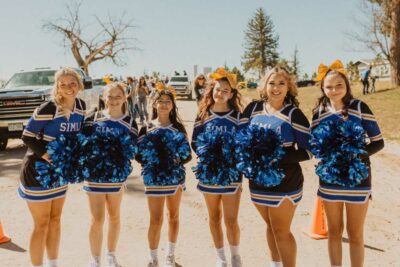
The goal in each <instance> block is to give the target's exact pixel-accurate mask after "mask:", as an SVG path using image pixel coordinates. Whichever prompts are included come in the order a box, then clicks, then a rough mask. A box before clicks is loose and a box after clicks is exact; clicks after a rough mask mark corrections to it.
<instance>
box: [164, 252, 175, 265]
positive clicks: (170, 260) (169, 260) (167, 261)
mask: <svg viewBox="0 0 400 267" xmlns="http://www.w3.org/2000/svg"><path fill="white" fill-rule="evenodd" d="M164 267H176V265H175V256H174V255H168V256H167V257H166V258H165V264H164Z"/></svg>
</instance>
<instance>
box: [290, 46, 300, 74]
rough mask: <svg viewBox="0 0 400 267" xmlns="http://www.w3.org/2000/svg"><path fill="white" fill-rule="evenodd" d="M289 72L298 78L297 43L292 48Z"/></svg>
mask: <svg viewBox="0 0 400 267" xmlns="http://www.w3.org/2000/svg"><path fill="white" fill-rule="evenodd" d="M290 72H291V73H292V74H293V75H295V76H296V78H298V77H299V76H300V62H299V50H298V49H297V45H296V47H295V48H294V54H293V60H292V66H291V67H290Z"/></svg>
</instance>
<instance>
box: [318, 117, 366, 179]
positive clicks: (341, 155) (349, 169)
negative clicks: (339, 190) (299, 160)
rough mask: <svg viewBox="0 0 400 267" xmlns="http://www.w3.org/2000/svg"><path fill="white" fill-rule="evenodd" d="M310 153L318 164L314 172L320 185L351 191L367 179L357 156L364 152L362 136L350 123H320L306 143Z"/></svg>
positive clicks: (358, 126) (336, 121)
mask: <svg viewBox="0 0 400 267" xmlns="http://www.w3.org/2000/svg"><path fill="white" fill-rule="evenodd" d="M310 144H311V152H312V153H313V154H314V155H315V157H316V158H317V159H319V160H320V162H319V163H318V164H317V166H316V169H315V172H316V174H317V175H318V176H319V177H320V178H321V180H322V181H324V182H326V183H330V184H335V185H340V186H344V187H355V186H356V185H358V184H360V183H361V182H362V181H363V180H365V179H366V178H367V177H368V175H369V170H368V165H367V164H366V163H365V162H364V161H362V158H361V156H363V155H368V153H367V151H366V150H365V146H366V132H365V130H364V129H363V127H362V126H361V125H360V124H359V123H356V122H353V121H351V120H329V121H324V122H321V123H320V124H319V125H318V126H317V127H316V128H315V129H314V130H313V131H312V138H311V140H310Z"/></svg>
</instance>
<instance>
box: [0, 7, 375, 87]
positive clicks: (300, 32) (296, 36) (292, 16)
mask: <svg viewBox="0 0 400 267" xmlns="http://www.w3.org/2000/svg"><path fill="white" fill-rule="evenodd" d="M358 2H359V1H358V0H353V1H348V0H337V1H330V0H302V1H301V0H280V1H278V0H214V1H212V0H114V1H105V0H97V1H94V0H85V1H84V2H83V5H82V8H81V15H82V17H83V18H84V19H83V24H84V25H88V26H87V28H88V29H93V28H91V26H90V25H91V24H92V23H93V22H94V18H93V15H97V16H99V17H101V18H105V17H106V16H107V13H108V12H109V13H110V14H112V15H115V16H119V15H120V14H122V13H123V12H124V11H126V12H127V17H129V18H133V19H134V24H135V25H136V26H137V27H136V29H135V30H134V31H133V33H134V34H135V37H137V38H138V39H139V43H138V46H139V47H140V48H141V50H140V51H131V52H129V53H128V54H127V55H126V59H127V63H128V64H127V65H126V66H124V67H116V66H114V65H112V63H110V62H101V63H95V64H94V65H92V66H91V68H90V72H91V75H92V76H101V75H103V74H106V73H114V74H117V75H123V76H125V75H140V74H142V73H143V72H144V71H147V72H149V73H150V72H151V71H153V70H157V71H160V72H161V73H165V74H167V75H169V74H170V73H171V72H172V71H173V70H176V69H177V70H182V69H185V70H188V72H189V73H191V72H192V70H193V65H194V64H197V65H199V67H200V68H202V67H204V66H211V67H213V68H215V67H218V66H222V65H224V64H225V63H226V64H227V65H228V66H239V67H240V62H241V57H242V55H243V52H244V49H243V43H244V39H243V38H244V31H245V29H246V26H247V22H248V21H249V19H250V18H251V17H252V16H253V14H254V12H255V10H256V9H257V8H258V7H263V8H264V9H265V10H266V12H267V14H268V15H269V16H271V18H272V20H273V22H274V25H275V31H276V33H278V35H279V52H280V55H281V56H283V57H284V58H288V59H290V58H291V57H292V55H293V52H294V49H295V46H296V45H297V48H298V50H299V57H300V63H301V69H302V71H303V73H304V72H307V73H308V74H311V73H312V72H314V71H315V70H316V68H317V66H318V64H319V63H321V62H323V63H330V62H332V61H333V60H335V59H336V58H340V59H342V60H343V61H344V62H345V63H346V62H348V61H350V60H357V59H360V58H372V57H373V56H372V55H371V54H370V53H368V52H364V53H360V52H354V51H352V49H351V48H350V47H349V46H348V44H349V43H350V42H349V41H348V40H346V35H345V33H346V31H348V30H349V29H350V28H354V29H356V28H355V26H354V21H353V18H354V17H355V16H357V12H358V9H357V3H358ZM65 3H66V2H65V1H55V0H35V1H31V0H13V1H3V0H1V15H0V33H1V39H0V79H7V78H9V77H10V76H11V75H12V74H13V73H14V72H16V71H18V70H21V69H25V70H26V69H31V68H35V67H46V66H52V67H58V66H67V65H69V66H75V65H76V63H75V61H74V59H73V58H72V55H71V54H70V52H69V51H66V50H65V49H64V47H63V46H62V45H61V38H60V36H58V35H54V34H51V33H48V32H45V31H44V30H43V29H42V28H41V25H42V24H43V22H44V21H45V20H49V19H52V18H57V17H58V16H60V15H62V14H65V12H66V11H65Z"/></svg>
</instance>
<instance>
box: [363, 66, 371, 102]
mask: <svg viewBox="0 0 400 267" xmlns="http://www.w3.org/2000/svg"><path fill="white" fill-rule="evenodd" d="M371 69H372V66H369V68H368V69H367V70H365V71H364V72H363V73H362V74H361V81H362V84H363V95H366V94H368V89H369V80H368V79H369V75H370V74H371Z"/></svg>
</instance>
